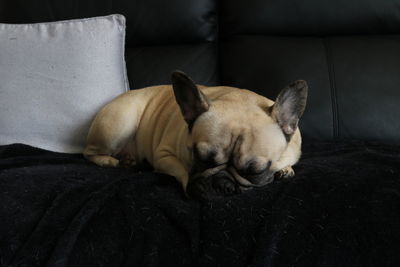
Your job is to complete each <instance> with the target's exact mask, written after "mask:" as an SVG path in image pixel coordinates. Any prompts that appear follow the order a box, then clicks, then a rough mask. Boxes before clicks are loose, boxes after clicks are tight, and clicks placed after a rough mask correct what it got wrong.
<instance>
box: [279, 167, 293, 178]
mask: <svg viewBox="0 0 400 267" xmlns="http://www.w3.org/2000/svg"><path fill="white" fill-rule="evenodd" d="M293 176H294V170H293V168H292V166H287V167H286V168H283V169H282V170H280V171H278V172H277V173H275V178H278V179H286V178H291V177H293Z"/></svg>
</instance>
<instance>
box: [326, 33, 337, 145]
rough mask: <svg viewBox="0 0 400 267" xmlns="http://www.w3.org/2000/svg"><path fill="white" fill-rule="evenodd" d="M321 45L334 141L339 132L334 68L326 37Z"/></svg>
mask: <svg viewBox="0 0 400 267" xmlns="http://www.w3.org/2000/svg"><path fill="white" fill-rule="evenodd" d="M323 43H324V47H325V52H326V62H327V65H328V74H329V84H330V91H331V99H332V124H333V139H335V140H336V139H338V138H339V133H340V132H339V114H338V101H337V88H336V74H335V66H334V64H333V60H332V49H331V46H330V44H329V41H328V39H327V38H326V37H325V38H324V40H323Z"/></svg>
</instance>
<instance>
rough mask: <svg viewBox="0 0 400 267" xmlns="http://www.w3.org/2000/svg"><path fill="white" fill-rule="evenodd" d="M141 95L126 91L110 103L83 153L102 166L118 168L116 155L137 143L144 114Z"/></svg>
mask: <svg viewBox="0 0 400 267" xmlns="http://www.w3.org/2000/svg"><path fill="white" fill-rule="evenodd" d="M141 106H142V105H140V98H139V97H137V95H135V94H134V92H129V93H126V94H124V95H122V96H120V97H118V98H116V99H114V100H113V101H112V102H110V103H109V104H107V105H106V106H105V107H104V108H103V109H102V110H101V111H100V112H99V113H98V114H97V116H96V117H95V119H94V121H93V123H92V125H91V127H90V130H89V134H88V137H87V146H86V148H85V150H84V152H83V155H84V156H85V157H86V158H87V159H88V160H90V161H92V162H94V163H95V164H97V165H99V166H102V167H117V166H119V165H120V162H119V160H118V159H117V158H116V157H115V156H116V155H118V154H119V153H120V152H121V151H123V150H125V148H126V146H127V145H128V144H129V143H131V142H133V138H134V135H135V132H136V129H137V127H138V124H139V120H140V117H141V114H142V112H143V111H142V108H140V107H141Z"/></svg>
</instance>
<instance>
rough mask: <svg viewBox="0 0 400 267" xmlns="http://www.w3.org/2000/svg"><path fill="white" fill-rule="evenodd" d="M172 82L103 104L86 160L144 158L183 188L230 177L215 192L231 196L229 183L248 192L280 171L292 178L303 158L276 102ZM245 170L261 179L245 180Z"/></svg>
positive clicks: (180, 78) (182, 78) (104, 162)
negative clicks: (248, 189) (248, 188)
mask: <svg viewBox="0 0 400 267" xmlns="http://www.w3.org/2000/svg"><path fill="white" fill-rule="evenodd" d="M172 83H173V86H154V87H148V88H145V89H141V90H132V91H129V92H127V93H125V94H122V95H120V96H119V97H117V98H116V99H114V100H113V101H111V102H110V103H109V104H108V105H106V106H105V107H104V108H103V109H102V110H101V111H100V112H99V113H98V114H97V116H96V118H95V120H94V121H93V124H92V126H91V128H90V131H89V135H88V142H87V147H86V149H85V150H84V155H85V157H86V158H87V159H89V160H91V161H93V162H94V163H96V164H98V165H100V166H112V167H116V166H119V165H135V164H136V163H140V162H142V161H145V160H146V161H147V162H148V163H150V164H151V165H152V166H153V167H154V169H155V170H156V171H160V172H162V173H165V174H169V175H172V176H174V177H176V178H177V180H178V181H179V182H180V183H181V184H182V186H183V188H184V190H186V189H187V187H188V184H190V183H191V182H192V184H193V182H194V181H196V183H197V181H199V180H204V179H205V178H210V177H213V176H214V177H215V176H216V175H217V176H218V177H221V173H224V175H222V176H224V177H225V176H228V178H229V179H223V182H222V183H220V184H219V186H220V187H221V186H222V187H223V188H222V191H228V192H231V191H232V190H233V189H232V183H231V184H229V182H228V181H229V180H231V181H236V182H238V183H239V184H240V185H241V186H244V187H251V186H257V185H259V184H260V185H262V184H266V183H268V182H270V180H271V177H272V176H273V174H274V173H276V172H278V171H280V172H281V174H282V175H283V176H292V175H294V172H293V170H292V169H291V166H292V165H294V164H295V163H296V162H297V161H298V159H299V157H300V154H301V152H300V151H301V136H300V132H299V130H298V129H297V121H298V119H297V121H296V122H295V124H293V125H291V126H288V127H289V128H290V127H292V128H290V129H288V134H285V133H284V131H283V130H282V129H284V128H282V127H285V126H282V125H281V126H279V124H278V123H277V119H276V118H274V116H278V115H279V114H276V113H277V112H274V109H273V108H272V107H273V106H274V102H273V101H271V100H269V99H267V98H265V97H262V96H260V95H257V94H255V93H253V92H251V91H248V90H243V89H237V88H233V87H203V86H196V85H194V83H193V82H192V81H191V80H190V79H189V78H188V77H187V76H186V75H184V74H183V73H181V72H175V73H174V74H173V78H172ZM304 105H305V102H304V103H303V104H302V106H301V107H300V109H301V110H300V111H298V113H299V116H298V117H300V116H301V113H302V112H303V110H304ZM296 112H297V111H296ZM202 165H204V166H202ZM249 168H252V170H250V171H253V172H254V174H255V175H258V176H260V173H262V172H264V175H263V177H261V178H260V177H258V179H255V180H254V179H253V180H252V179H247V178H244V177H246V175H245V173H246V171H247V170H248V169H249ZM265 172H267V174H268V175H266V174H265ZM271 175H272V176H271ZM253 176H254V175H253ZM264 176H265V177H264ZM267 176H268V177H267ZM199 178H200V179H199ZM202 178H204V179H202ZM225 178H226V177H225ZM204 190H207V189H206V188H204V186H203V187H202V188H201V189H200V191H204Z"/></svg>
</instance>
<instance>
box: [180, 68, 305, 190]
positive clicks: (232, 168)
mask: <svg viewBox="0 0 400 267" xmlns="http://www.w3.org/2000/svg"><path fill="white" fill-rule="evenodd" d="M172 84H173V88H174V93H175V96H176V100H177V102H178V104H179V106H180V108H181V111H182V114H183V116H184V119H185V120H186V122H187V123H188V126H189V129H190V138H189V140H188V144H187V145H188V148H189V149H190V150H191V151H192V154H193V160H192V162H193V165H192V169H191V171H190V173H189V184H188V188H187V193H188V194H189V195H195V196H197V197H198V196H200V195H203V194H207V193H208V192H212V191H214V189H215V188H223V190H224V192H223V193H224V194H229V193H235V192H238V191H241V190H243V189H246V188H251V187H260V186H264V185H266V184H268V183H270V182H272V181H273V178H274V174H275V172H277V171H278V169H277V166H276V163H277V161H278V160H279V159H280V158H281V156H282V154H283V153H284V151H285V150H286V148H287V145H288V142H289V141H290V138H291V136H292V135H293V134H294V132H295V130H296V129H297V124H298V120H299V118H300V116H301V115H302V113H303V111H304V107H305V101H306V97H307V85H306V83H305V82H304V81H297V82H295V83H293V84H291V85H289V86H288V87H286V88H285V89H283V90H282V92H281V93H280V94H279V96H278V98H277V99H276V101H275V104H274V105H269V106H268V105H265V101H258V100H259V99H260V98H261V99H263V97H261V96H259V95H256V94H254V93H251V92H249V91H241V90H237V91H235V92H234V93H233V94H232V95H229V94H228V95H226V96H222V97H219V98H217V99H213V100H211V99H209V98H208V97H207V96H206V95H205V94H204V93H203V92H202V91H201V90H200V89H199V88H197V86H196V85H195V84H194V82H193V81H192V80H191V79H190V78H188V77H187V76H186V75H185V74H183V73H181V72H174V73H173V75H172ZM200 197H201V196H200Z"/></svg>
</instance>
